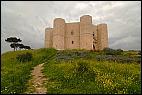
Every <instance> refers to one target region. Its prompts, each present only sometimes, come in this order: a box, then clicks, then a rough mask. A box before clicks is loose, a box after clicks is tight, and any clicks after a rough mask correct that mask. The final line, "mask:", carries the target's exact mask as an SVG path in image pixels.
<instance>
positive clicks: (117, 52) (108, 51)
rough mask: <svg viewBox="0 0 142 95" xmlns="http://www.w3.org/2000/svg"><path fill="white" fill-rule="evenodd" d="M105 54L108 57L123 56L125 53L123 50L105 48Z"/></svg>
mask: <svg viewBox="0 0 142 95" xmlns="http://www.w3.org/2000/svg"><path fill="white" fill-rule="evenodd" d="M103 52H104V54H106V55H121V54H122V53H123V50H122V49H117V50H115V49H111V48H105V49H104V50H103Z"/></svg>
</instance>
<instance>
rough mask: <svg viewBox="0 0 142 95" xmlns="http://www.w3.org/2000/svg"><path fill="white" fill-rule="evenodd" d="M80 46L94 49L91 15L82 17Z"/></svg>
mask: <svg viewBox="0 0 142 95" xmlns="http://www.w3.org/2000/svg"><path fill="white" fill-rule="evenodd" d="M80 48H81V49H87V50H92V49H93V31H92V17H91V16H89V15H84V16H82V17H80Z"/></svg>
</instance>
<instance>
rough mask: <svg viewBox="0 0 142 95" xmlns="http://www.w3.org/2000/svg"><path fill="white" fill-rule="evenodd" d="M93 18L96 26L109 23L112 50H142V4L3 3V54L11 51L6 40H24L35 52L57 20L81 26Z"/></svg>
mask: <svg viewBox="0 0 142 95" xmlns="http://www.w3.org/2000/svg"><path fill="white" fill-rule="evenodd" d="M86 14H88V15H91V16H92V19H93V24H99V23H107V25H108V33H109V46H110V48H122V49H126V50H127V49H141V2H140V1H82V2H80V1H2V2H1V20H2V21H1V46H2V47H1V50H2V53H3V52H6V51H9V50H11V49H10V46H9V44H8V43H6V42H5V41H4V40H5V39H6V38H7V37H10V36H17V37H20V38H21V39H22V40H23V41H22V43H23V44H25V45H31V47H32V48H42V47H44V33H45V28H46V27H53V20H54V19H55V18H57V17H61V18H64V19H65V21H66V22H79V21H80V17H81V16H82V15H86Z"/></svg>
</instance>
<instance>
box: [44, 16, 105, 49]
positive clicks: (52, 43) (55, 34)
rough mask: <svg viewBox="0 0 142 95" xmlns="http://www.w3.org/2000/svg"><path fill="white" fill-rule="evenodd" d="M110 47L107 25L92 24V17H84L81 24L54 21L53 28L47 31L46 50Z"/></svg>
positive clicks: (60, 19) (60, 20)
mask: <svg viewBox="0 0 142 95" xmlns="http://www.w3.org/2000/svg"><path fill="white" fill-rule="evenodd" d="M107 47H108V31H107V24H98V25H93V24H92V17H91V16H89V15H84V16H82V17H80V22H73V23H66V22H65V20H64V19H62V18H56V19H55V20H54V25H53V28H46V29H45V48H55V49H57V50H65V49H86V50H103V49H104V48H107Z"/></svg>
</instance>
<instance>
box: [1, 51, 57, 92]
mask: <svg viewBox="0 0 142 95" xmlns="http://www.w3.org/2000/svg"><path fill="white" fill-rule="evenodd" d="M26 52H29V53H32V55H33V58H32V61H29V62H24V63H22V62H19V61H17V60H16V56H17V55H18V54H25V53H26ZM54 52H56V51H55V50H54V49H38V50H23V51H16V52H12V51H11V52H7V53H4V54H2V56H1V59H2V60H1V93H2V94H10V93H11V94H12V93H24V92H25V91H26V89H27V81H28V80H29V79H30V77H31V76H30V74H31V70H32V69H33V67H34V66H36V65H38V64H41V63H42V62H44V61H45V60H47V59H49V58H50V57H51V56H52V55H53V54H54Z"/></svg>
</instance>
